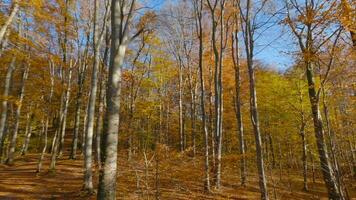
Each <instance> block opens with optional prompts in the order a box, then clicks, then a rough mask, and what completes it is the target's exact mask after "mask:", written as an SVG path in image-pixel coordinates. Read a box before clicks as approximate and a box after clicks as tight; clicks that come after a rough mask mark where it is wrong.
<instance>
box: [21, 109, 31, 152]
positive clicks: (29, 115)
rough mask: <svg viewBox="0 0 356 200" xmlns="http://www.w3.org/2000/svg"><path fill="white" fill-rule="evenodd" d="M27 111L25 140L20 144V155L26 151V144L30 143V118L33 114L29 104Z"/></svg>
mask: <svg viewBox="0 0 356 200" xmlns="http://www.w3.org/2000/svg"><path fill="white" fill-rule="evenodd" d="M29 110H30V111H29V112H28V113H27V117H26V118H27V119H26V121H27V123H26V131H25V141H24V143H23V145H22V149H21V155H25V154H26V153H27V149H28V145H29V144H30V139H31V135H32V120H33V118H34V115H33V113H32V111H31V106H29Z"/></svg>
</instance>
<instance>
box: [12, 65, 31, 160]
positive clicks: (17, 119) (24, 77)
mask: <svg viewBox="0 0 356 200" xmlns="http://www.w3.org/2000/svg"><path fill="white" fill-rule="evenodd" d="M29 68H30V67H29V66H26V68H25V70H24V72H23V74H22V81H21V89H20V94H19V100H18V103H17V109H16V117H15V127H14V130H13V131H14V132H13V134H12V137H11V141H10V148H9V153H8V158H7V161H6V163H7V164H9V165H12V164H13V162H14V156H15V155H14V154H15V149H16V141H17V133H18V130H19V125H20V116H21V108H22V102H23V98H24V96H25V82H26V80H27V77H28V71H29Z"/></svg>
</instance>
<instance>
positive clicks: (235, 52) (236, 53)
mask: <svg viewBox="0 0 356 200" xmlns="http://www.w3.org/2000/svg"><path fill="white" fill-rule="evenodd" d="M235 17H236V18H235V20H236V21H235V23H236V24H235V26H236V27H235V28H236V29H235V32H234V34H233V35H232V40H231V42H232V43H231V47H232V50H231V52H232V59H233V63H234V70H235V113H236V121H237V129H238V138H239V150H240V156H241V158H240V179H241V185H243V186H244V185H245V184H246V158H245V151H246V150H245V138H244V126H243V121H242V102H241V75H240V74H241V72H240V68H241V65H240V49H239V48H240V47H239V38H238V33H239V30H238V26H239V24H238V16H235ZM234 48H235V49H234Z"/></svg>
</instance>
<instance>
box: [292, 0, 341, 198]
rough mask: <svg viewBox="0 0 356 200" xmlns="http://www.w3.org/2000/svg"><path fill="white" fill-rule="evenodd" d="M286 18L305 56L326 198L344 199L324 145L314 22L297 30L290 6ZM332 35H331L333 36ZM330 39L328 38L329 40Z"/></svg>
mask: <svg viewBox="0 0 356 200" xmlns="http://www.w3.org/2000/svg"><path fill="white" fill-rule="evenodd" d="M305 5H306V6H307V7H308V9H309V10H310V12H316V9H317V8H316V6H315V4H314V2H313V1H311V2H310V1H305ZM293 6H294V8H295V9H298V10H299V9H300V8H299V7H297V5H293ZM287 8H288V9H287V14H288V15H287V17H288V20H289V21H288V25H289V27H290V28H291V31H292V33H293V34H294V35H295V37H296V38H297V41H298V44H299V48H300V50H301V52H302V53H303V55H307V56H304V57H303V62H304V66H305V72H306V78H307V85H308V94H309V101H310V108H311V112H312V117H313V124H314V134H315V138H316V144H317V148H318V154H319V160H320V167H321V171H322V174H323V179H324V182H325V185H326V188H327V190H328V196H329V198H330V199H345V196H344V194H343V191H342V189H340V188H341V186H340V183H339V182H338V181H337V177H336V176H337V175H338V172H336V173H335V171H334V170H336V169H333V167H332V165H331V162H330V158H329V153H328V150H327V148H326V144H325V131H324V124H323V123H324V122H323V119H322V117H321V113H320V107H319V98H320V89H319V90H318V89H317V88H316V85H315V77H314V64H315V63H314V61H313V60H312V59H311V57H313V56H316V53H317V51H318V48H320V46H319V47H317V46H318V45H317V44H316V43H315V38H314V37H315V33H314V32H315V30H316V29H315V26H316V25H315V24H314V20H308V21H305V22H303V24H301V25H302V26H303V29H300V30H299V29H297V28H296V25H295V24H294V22H293V21H292V20H291V16H290V10H289V9H290V5H288V4H287ZM337 31H339V33H338V35H337V37H336V39H335V41H334V45H333V49H332V57H331V59H330V60H329V65H328V70H327V73H326V75H325V79H324V80H322V82H321V83H320V84H321V88H322V87H323V85H324V84H325V81H326V78H327V76H328V73H329V71H330V67H331V64H332V61H333V56H334V55H333V52H334V49H335V46H336V42H337V40H338V37H339V36H340V33H341V31H340V30H336V31H335V32H334V34H335V33H336V32H337ZM334 34H332V35H334ZM329 39H330V38H329Z"/></svg>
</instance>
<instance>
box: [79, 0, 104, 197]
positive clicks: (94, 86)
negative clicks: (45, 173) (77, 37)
mask: <svg viewBox="0 0 356 200" xmlns="http://www.w3.org/2000/svg"><path fill="white" fill-rule="evenodd" d="M99 5H100V4H99V1H98V0H95V7H94V38H93V48H94V61H93V69H92V77H91V88H90V96H89V106H88V112H87V115H88V117H87V124H86V134H85V151H84V152H85V153H84V190H87V191H89V192H90V193H91V192H93V189H94V188H93V172H92V164H93V156H92V154H93V136H94V121H95V116H94V115H95V102H96V95H97V90H98V73H99V66H100V52H99V50H100V47H101V42H102V40H103V35H104V32H105V31H104V29H105V27H106V23H105V22H106V14H105V16H104V24H103V28H102V30H101V32H99V31H100V30H99V28H98V16H99V15H98V12H99V11H98V9H99Z"/></svg>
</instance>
